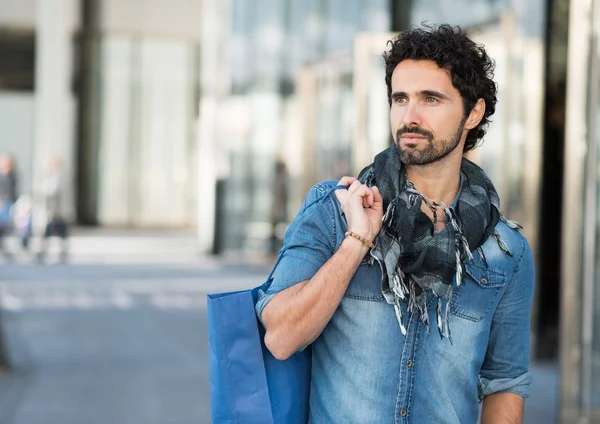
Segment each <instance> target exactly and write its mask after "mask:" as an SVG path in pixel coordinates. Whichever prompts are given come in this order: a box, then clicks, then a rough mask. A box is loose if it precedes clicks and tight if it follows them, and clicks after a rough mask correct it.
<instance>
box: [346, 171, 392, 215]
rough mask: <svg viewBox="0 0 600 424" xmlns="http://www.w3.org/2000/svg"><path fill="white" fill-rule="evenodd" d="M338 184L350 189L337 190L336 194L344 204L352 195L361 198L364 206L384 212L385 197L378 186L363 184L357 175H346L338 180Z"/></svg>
mask: <svg viewBox="0 0 600 424" xmlns="http://www.w3.org/2000/svg"><path fill="white" fill-rule="evenodd" d="M338 185H341V186H346V187H348V190H347V191H346V190H336V192H335V194H336V196H337V198H338V200H339V201H340V203H341V204H342V205H343V204H344V203H345V202H347V201H348V200H349V199H348V198H349V197H350V196H356V197H358V198H360V202H361V203H362V207H363V208H375V210H377V211H378V212H379V213H381V214H383V199H382V197H381V193H380V192H379V189H378V188H377V187H373V188H370V187H367V186H366V185H364V184H362V183H361V182H360V181H358V179H357V178H356V177H349V176H345V177H342V179H341V180H340V181H339V182H338Z"/></svg>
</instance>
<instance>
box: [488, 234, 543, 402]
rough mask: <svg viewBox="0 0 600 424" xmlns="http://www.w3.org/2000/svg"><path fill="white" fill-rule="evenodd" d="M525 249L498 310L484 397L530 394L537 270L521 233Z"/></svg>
mask: <svg viewBox="0 0 600 424" xmlns="http://www.w3.org/2000/svg"><path fill="white" fill-rule="evenodd" d="M521 242H522V252H521V255H520V258H519V260H518V262H517V267H516V270H515V272H514V275H513V276H512V278H511V279H510V280H509V281H508V283H507V284H508V287H507V289H506V291H505V293H504V295H503V296H502V299H501V300H500V303H499V305H498V308H497V309H496V312H495V313H494V317H493V319H492V325H491V329H490V339H489V342H488V348H487V351H486V355H485V359H484V362H483V365H482V368H481V372H480V377H479V384H478V395H479V398H480V399H483V398H484V397H485V396H489V395H492V394H495V393H507V392H508V393H515V394H518V395H520V396H522V397H524V398H526V397H528V396H529V391H530V387H531V382H532V376H531V373H530V372H529V355H530V346H529V344H530V337H531V334H530V331H531V326H530V311H531V304H532V301H533V289H534V284H535V283H534V282H535V270H534V264H533V257H532V254H531V249H530V247H529V244H528V243H527V240H525V238H524V237H522V236H521Z"/></svg>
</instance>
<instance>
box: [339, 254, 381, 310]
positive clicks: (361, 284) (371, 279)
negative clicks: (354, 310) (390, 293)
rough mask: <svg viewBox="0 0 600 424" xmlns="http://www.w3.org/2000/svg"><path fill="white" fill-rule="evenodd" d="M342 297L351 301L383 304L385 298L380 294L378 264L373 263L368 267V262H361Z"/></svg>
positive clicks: (379, 269)
mask: <svg viewBox="0 0 600 424" xmlns="http://www.w3.org/2000/svg"><path fill="white" fill-rule="evenodd" d="M344 296H346V297H349V298H351V299H358V300H369V301H371V302H383V301H384V300H385V298H384V297H383V294H382V293H381V267H380V266H379V264H377V262H374V263H373V264H372V265H369V263H368V262H366V261H363V262H362V263H361V264H360V266H359V267H358V269H357V270H356V273H354V276H353V277H352V280H350V284H349V285H348V288H347V289H346V293H345V294H344Z"/></svg>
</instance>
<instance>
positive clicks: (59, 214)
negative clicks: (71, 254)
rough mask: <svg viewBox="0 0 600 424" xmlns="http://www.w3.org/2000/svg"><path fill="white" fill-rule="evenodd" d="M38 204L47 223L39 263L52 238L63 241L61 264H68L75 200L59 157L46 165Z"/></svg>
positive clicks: (50, 159) (43, 257)
mask: <svg viewBox="0 0 600 424" xmlns="http://www.w3.org/2000/svg"><path fill="white" fill-rule="evenodd" d="M37 196H38V202H39V203H40V205H41V216H42V219H43V221H44V222H45V228H44V233H43V237H42V242H41V246H40V250H39V252H38V253H37V259H38V261H40V262H42V261H44V259H45V257H46V254H47V251H48V242H49V239H50V237H58V238H60V240H61V252H60V259H61V262H66V260H67V256H68V235H69V222H70V221H71V219H72V218H73V214H74V213H73V200H72V196H71V187H70V183H69V179H68V178H67V175H66V173H65V172H64V171H63V169H62V164H61V161H60V159H59V158H58V157H51V158H49V159H48V161H47V164H46V170H45V172H44V173H43V175H42V178H41V180H40V183H39V187H38V192H37Z"/></svg>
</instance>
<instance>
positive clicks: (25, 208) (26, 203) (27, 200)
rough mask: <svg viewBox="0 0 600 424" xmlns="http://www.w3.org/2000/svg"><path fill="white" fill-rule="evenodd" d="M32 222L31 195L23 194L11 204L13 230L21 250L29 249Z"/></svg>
mask: <svg viewBox="0 0 600 424" xmlns="http://www.w3.org/2000/svg"><path fill="white" fill-rule="evenodd" d="M32 224H33V202H32V200H31V196H29V195H27V194H23V195H21V196H19V198H18V199H17V201H16V202H15V204H14V206H13V225H14V231H15V234H16V235H17V237H19V240H20V242H21V248H22V249H23V250H28V249H29V242H30V240H31V235H32Z"/></svg>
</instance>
